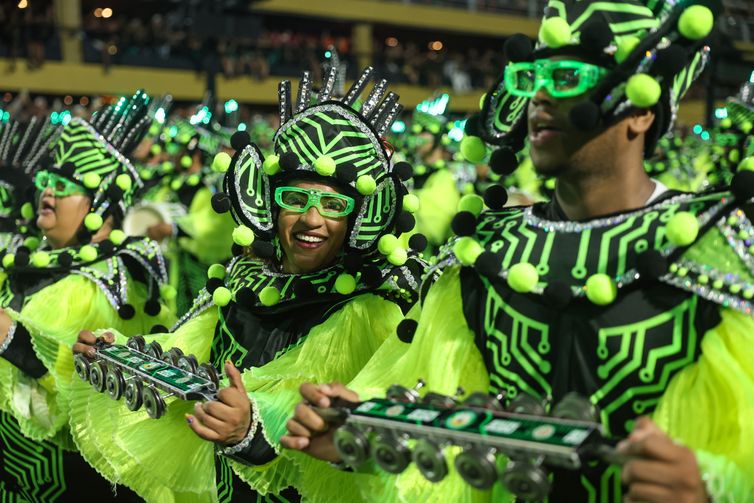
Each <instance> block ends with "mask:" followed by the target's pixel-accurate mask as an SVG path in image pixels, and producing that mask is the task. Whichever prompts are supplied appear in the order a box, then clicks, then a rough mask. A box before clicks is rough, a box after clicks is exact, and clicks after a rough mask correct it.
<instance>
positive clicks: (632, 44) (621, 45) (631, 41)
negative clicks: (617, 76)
mask: <svg viewBox="0 0 754 503" xmlns="http://www.w3.org/2000/svg"><path fill="white" fill-rule="evenodd" d="M639 42H641V39H640V38H639V37H634V36H633V35H629V36H628V37H623V38H622V39H621V41H620V42H618V50H617V51H615V61H616V62H617V63H618V64H620V63H623V62H624V61H625V60H626V58H628V56H630V55H631V53H632V52H634V49H636V46H637V45H639Z"/></svg>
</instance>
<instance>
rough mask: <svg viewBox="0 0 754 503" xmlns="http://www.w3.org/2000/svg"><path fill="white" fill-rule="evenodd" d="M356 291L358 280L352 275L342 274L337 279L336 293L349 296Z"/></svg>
mask: <svg viewBox="0 0 754 503" xmlns="http://www.w3.org/2000/svg"><path fill="white" fill-rule="evenodd" d="M354 290H356V278H354V277H353V276H351V275H350V274H346V273H343V274H340V275H339V276H338V277H337V278H335V291H336V292H338V293H339V294H341V295H348V294H349V293H352V292H353V291H354Z"/></svg>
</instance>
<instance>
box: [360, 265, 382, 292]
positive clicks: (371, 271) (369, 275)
mask: <svg viewBox="0 0 754 503" xmlns="http://www.w3.org/2000/svg"><path fill="white" fill-rule="evenodd" d="M361 279H363V280H364V283H366V284H367V285H368V286H371V287H377V286H380V285H381V284H382V271H380V268H379V267H377V266H373V265H370V266H367V267H365V268H364V270H363V271H361Z"/></svg>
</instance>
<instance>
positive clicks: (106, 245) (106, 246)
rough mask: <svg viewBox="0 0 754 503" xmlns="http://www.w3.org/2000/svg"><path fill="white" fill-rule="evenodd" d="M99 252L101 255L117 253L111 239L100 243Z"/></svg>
mask: <svg viewBox="0 0 754 503" xmlns="http://www.w3.org/2000/svg"><path fill="white" fill-rule="evenodd" d="M99 251H100V254H101V255H111V254H112V253H113V252H114V251H115V244H114V243H113V242H112V241H110V240H109V239H105V240H104V241H102V242H100V244H99Z"/></svg>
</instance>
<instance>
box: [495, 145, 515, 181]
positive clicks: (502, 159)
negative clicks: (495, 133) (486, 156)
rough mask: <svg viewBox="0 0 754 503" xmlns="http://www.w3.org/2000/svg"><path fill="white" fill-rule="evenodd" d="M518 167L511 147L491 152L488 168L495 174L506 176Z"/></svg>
mask: <svg viewBox="0 0 754 503" xmlns="http://www.w3.org/2000/svg"><path fill="white" fill-rule="evenodd" d="M517 167H518V158H516V153H515V152H514V151H513V149H511V148H508V147H503V148H499V149H497V150H495V151H494V152H492V155H491V156H490V169H491V170H492V171H493V172H494V173H495V174H497V175H500V176H508V175H510V174H511V173H513V172H514V171H515V170H516V168H517Z"/></svg>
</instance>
